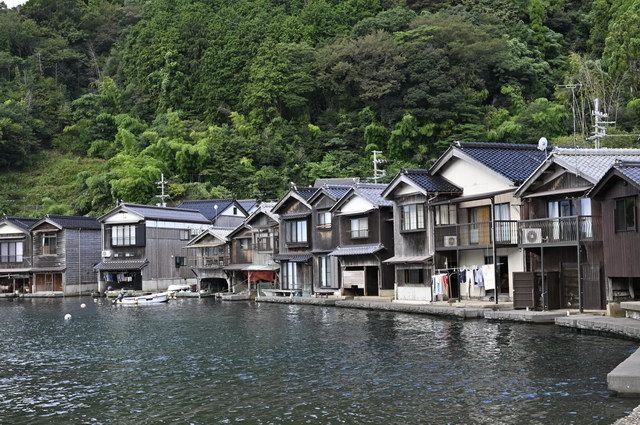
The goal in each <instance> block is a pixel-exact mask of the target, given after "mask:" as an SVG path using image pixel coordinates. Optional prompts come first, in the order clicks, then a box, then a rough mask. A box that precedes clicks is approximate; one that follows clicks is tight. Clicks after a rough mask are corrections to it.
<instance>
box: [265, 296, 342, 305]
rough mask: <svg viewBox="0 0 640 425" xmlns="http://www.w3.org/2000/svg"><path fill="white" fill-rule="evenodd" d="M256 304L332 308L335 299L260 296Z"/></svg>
mask: <svg viewBox="0 0 640 425" xmlns="http://www.w3.org/2000/svg"><path fill="white" fill-rule="evenodd" d="M256 301H258V302H264V303H275V304H303V305H324V306H334V305H335V304H336V301H338V300H337V299H332V298H313V297H275V296H261V297H258V298H256Z"/></svg>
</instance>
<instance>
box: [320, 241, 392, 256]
mask: <svg viewBox="0 0 640 425" xmlns="http://www.w3.org/2000/svg"><path fill="white" fill-rule="evenodd" d="M383 249H384V246H382V245H380V244H367V245H348V246H339V247H338V248H336V249H335V250H334V251H333V252H332V253H331V254H329V255H333V256H336V257H344V256H349V255H369V254H375V253H376V252H378V251H381V250H383Z"/></svg>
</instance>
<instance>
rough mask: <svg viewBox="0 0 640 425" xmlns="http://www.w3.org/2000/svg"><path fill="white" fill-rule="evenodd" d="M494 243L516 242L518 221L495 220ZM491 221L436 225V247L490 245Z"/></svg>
mask: <svg viewBox="0 0 640 425" xmlns="http://www.w3.org/2000/svg"><path fill="white" fill-rule="evenodd" d="M495 233H496V245H517V244H518V222H517V221H515V220H497V221H496V229H495ZM492 243H493V242H492V237H491V222H480V223H465V224H449V225H442V226H436V228H435V245H436V249H456V248H465V247H469V248H473V247H475V246H489V245H491V244H492Z"/></svg>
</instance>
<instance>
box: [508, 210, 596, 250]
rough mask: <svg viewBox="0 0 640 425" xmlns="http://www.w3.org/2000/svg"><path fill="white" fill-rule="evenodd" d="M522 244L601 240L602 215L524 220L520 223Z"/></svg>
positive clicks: (574, 242)
mask: <svg viewBox="0 0 640 425" xmlns="http://www.w3.org/2000/svg"><path fill="white" fill-rule="evenodd" d="M518 227H519V229H520V231H519V236H520V244H521V245H523V246H524V245H540V244H560V245H562V244H567V245H574V244H576V243H578V236H579V240H580V241H594V240H599V237H600V217H593V216H571V217H558V218H545V219H536V220H522V221H520V222H519V223H518Z"/></svg>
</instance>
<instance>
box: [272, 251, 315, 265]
mask: <svg viewBox="0 0 640 425" xmlns="http://www.w3.org/2000/svg"><path fill="white" fill-rule="evenodd" d="M312 257H313V255H311V254H309V253H301V254H296V253H292V254H276V255H274V256H273V259H274V260H276V261H292V262H294V263H306V262H307V261H309V260H311V258H312Z"/></svg>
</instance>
